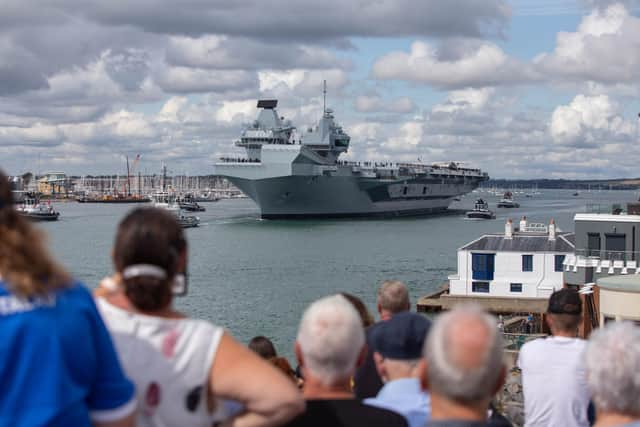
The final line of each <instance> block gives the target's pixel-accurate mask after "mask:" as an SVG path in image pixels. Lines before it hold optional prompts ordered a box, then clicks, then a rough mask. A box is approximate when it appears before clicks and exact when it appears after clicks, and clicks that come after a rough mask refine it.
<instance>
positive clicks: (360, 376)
mask: <svg viewBox="0 0 640 427" xmlns="http://www.w3.org/2000/svg"><path fill="white" fill-rule="evenodd" d="M376 302H377V308H378V314H379V315H380V322H378V323H376V324H375V325H372V326H371V327H369V328H368V329H367V346H368V348H369V349H371V348H373V345H374V344H373V339H372V337H373V334H374V333H375V330H376V329H377V328H378V327H379V326H380V325H381V324H382V323H383V322H385V321H387V320H389V319H391V318H392V317H393V316H394V315H395V314H398V313H402V312H406V311H409V310H411V302H410V301H409V290H408V289H407V286H406V285H405V284H404V283H402V282H400V281H398V280H386V281H384V282H382V284H381V285H380V287H379V288H378V297H377V301H376ZM354 383H355V387H354V389H355V393H356V397H357V398H358V399H366V398H369V397H375V396H376V395H377V394H378V393H379V392H380V389H381V388H382V386H383V383H382V379H381V378H380V375H379V374H378V371H377V369H376V364H375V362H374V360H373V352H372V351H369V352H368V353H367V355H366V357H365V359H364V362H363V363H362V366H360V367H359V368H358V370H357V371H356V375H355V378H354Z"/></svg>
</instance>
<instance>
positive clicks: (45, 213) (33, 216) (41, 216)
mask: <svg viewBox="0 0 640 427" xmlns="http://www.w3.org/2000/svg"><path fill="white" fill-rule="evenodd" d="M16 210H17V211H18V213H19V214H20V215H22V216H23V217H25V218H29V219H30V220H33V221H57V219H58V217H59V216H60V212H58V211H56V210H55V209H53V206H51V203H46V204H44V203H40V202H39V201H38V199H35V198H32V197H26V198H25V199H24V200H23V201H22V203H21V204H20V205H18V206H16Z"/></svg>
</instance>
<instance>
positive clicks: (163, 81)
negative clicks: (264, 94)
mask: <svg viewBox="0 0 640 427" xmlns="http://www.w3.org/2000/svg"><path fill="white" fill-rule="evenodd" d="M257 83H258V79H257V76H256V74H255V73H254V72H251V71H244V70H207V69H200V68H188V67H168V68H167V69H166V70H164V71H163V72H162V73H161V74H160V75H159V76H158V84H159V85H160V87H162V88H163V89H164V90H165V91H166V92H170V93H194V92H223V93H224V92H233V91H243V90H250V89H252V88H255V89H257Z"/></svg>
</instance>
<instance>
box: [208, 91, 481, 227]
mask: <svg viewBox="0 0 640 427" xmlns="http://www.w3.org/2000/svg"><path fill="white" fill-rule="evenodd" d="M277 104H278V101H277V100H260V101H258V108H259V109H260V112H259V114H258V118H257V119H256V120H255V121H254V122H253V123H251V124H249V125H248V126H247V127H246V128H245V129H244V130H243V131H242V134H241V137H240V139H239V140H238V141H236V142H235V145H236V146H238V147H242V148H244V149H245V150H246V155H247V156H246V157H244V158H230V157H223V158H222V159H221V162H219V163H216V164H215V171H214V173H215V174H216V175H219V176H223V177H225V178H227V179H228V180H229V181H231V182H232V183H233V184H234V185H235V186H236V187H238V188H239V189H240V190H241V191H243V192H244V193H245V194H246V195H247V196H249V197H250V198H251V199H253V201H255V202H256V204H257V205H258V206H259V208H260V212H261V216H262V218H267V219H275V218H314V217H326V218H331V217H333V218H339V217H358V216H362V217H367V216H409V215H425V214H431V213H436V212H440V211H443V210H445V209H447V208H448V206H449V204H450V203H451V202H452V200H453V199H454V198H455V197H457V196H460V195H463V194H466V193H468V192H470V191H472V190H473V189H475V188H476V187H478V185H479V184H480V183H481V182H483V181H485V180H487V179H488V176H487V174H486V173H484V172H482V171H480V170H479V169H470V168H463V167H461V166H460V165H459V164H458V163H455V162H451V163H445V164H425V163H396V162H387V161H385V162H371V161H367V162H346V161H340V160H339V159H338V158H339V156H340V154H342V153H344V152H346V151H347V150H348V149H349V143H350V140H351V138H350V137H349V135H347V134H346V133H345V132H344V130H343V129H342V128H341V127H340V126H339V125H338V124H337V123H336V122H335V120H334V116H333V111H332V110H330V109H328V108H324V111H323V115H322V118H321V119H320V121H319V123H318V124H317V125H316V126H315V127H313V128H308V129H305V130H304V131H302V132H300V131H298V130H296V128H295V127H294V126H293V125H292V124H291V122H290V121H288V120H284V119H283V118H282V117H280V116H279V115H278V113H277V111H276V107H277Z"/></svg>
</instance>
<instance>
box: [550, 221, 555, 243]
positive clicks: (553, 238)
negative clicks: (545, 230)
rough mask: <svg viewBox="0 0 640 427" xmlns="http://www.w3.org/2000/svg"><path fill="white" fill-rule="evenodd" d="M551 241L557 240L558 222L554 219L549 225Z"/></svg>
mask: <svg viewBox="0 0 640 427" xmlns="http://www.w3.org/2000/svg"><path fill="white" fill-rule="evenodd" d="M549 240H556V222H555V221H554V220H553V219H552V220H551V222H550V223H549Z"/></svg>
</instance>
